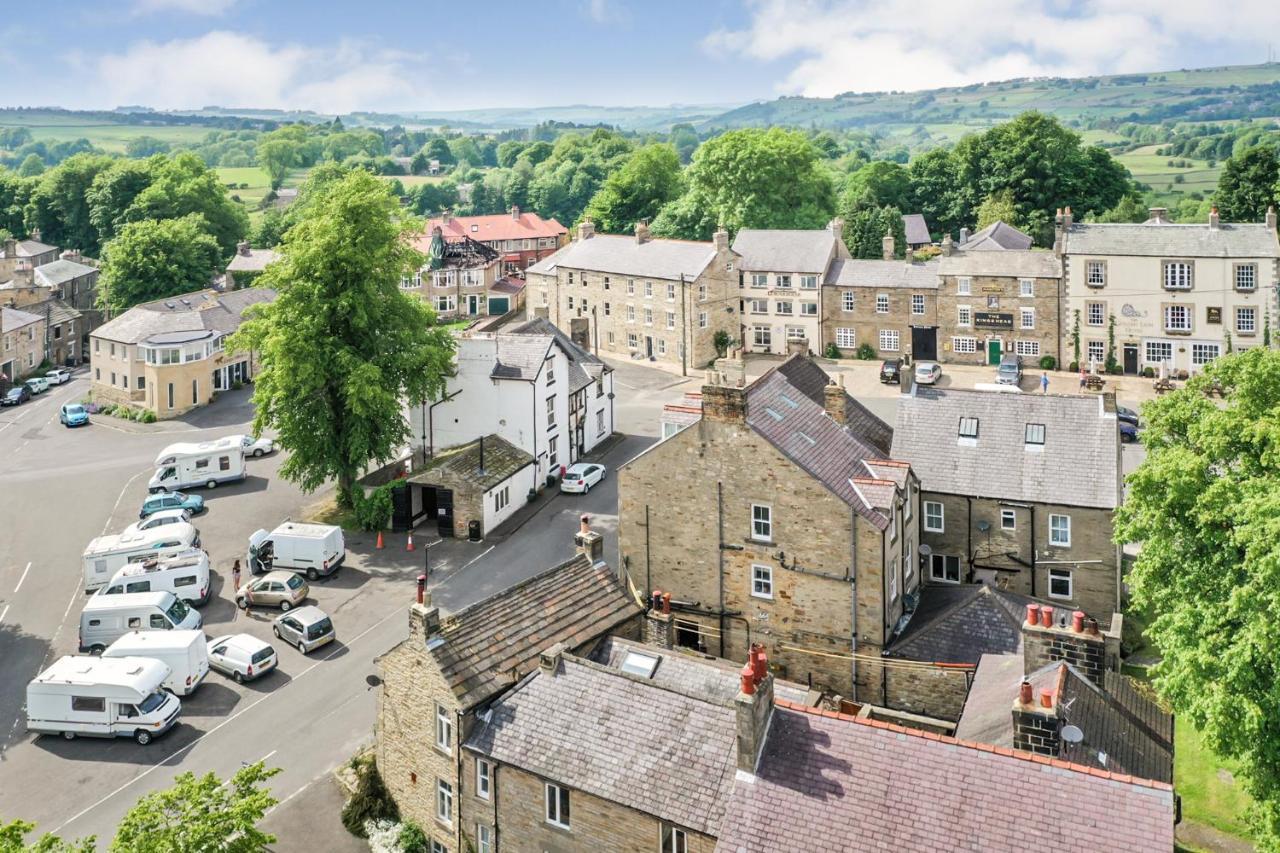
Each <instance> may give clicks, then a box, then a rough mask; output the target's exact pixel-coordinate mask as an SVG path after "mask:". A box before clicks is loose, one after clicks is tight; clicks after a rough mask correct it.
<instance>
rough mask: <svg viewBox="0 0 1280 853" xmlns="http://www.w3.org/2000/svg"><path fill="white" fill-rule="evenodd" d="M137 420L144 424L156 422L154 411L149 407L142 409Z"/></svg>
mask: <svg viewBox="0 0 1280 853" xmlns="http://www.w3.org/2000/svg"><path fill="white" fill-rule="evenodd" d="M138 420H139V421H141V422H142V423H144V424H153V423H155V422H156V413H155V412H153V411H151V410H150V409H143V410H142V416H141V417H139V418H138Z"/></svg>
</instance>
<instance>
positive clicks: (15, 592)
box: [13, 563, 31, 595]
mask: <svg viewBox="0 0 1280 853" xmlns="http://www.w3.org/2000/svg"><path fill="white" fill-rule="evenodd" d="M29 571H31V563H27V567H26V568H25V569H23V570H22V577H20V578H18V585H17V586H15V587H14V588H13V594H14V595H17V594H18V590H20V589H22V582H23V581H25V580H26V579H27V572H29Z"/></svg>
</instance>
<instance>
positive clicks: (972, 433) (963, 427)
mask: <svg viewBox="0 0 1280 853" xmlns="http://www.w3.org/2000/svg"><path fill="white" fill-rule="evenodd" d="M960 437H961V438H977V437H978V419H977V418H961V419H960Z"/></svg>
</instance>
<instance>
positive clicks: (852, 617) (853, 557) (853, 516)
mask: <svg viewBox="0 0 1280 853" xmlns="http://www.w3.org/2000/svg"><path fill="white" fill-rule="evenodd" d="M849 529H850V530H851V531H852V534H853V547H852V549H851V550H850V552H849V566H850V572H849V579H850V580H851V581H853V589H852V594H851V595H850V600H851V602H852V604H851V605H850V607H849V624H850V626H851V637H852V652H853V656H852V657H851V658H850V659H849V677H850V679H851V680H850V682H849V684H850V685H851V686H852V687H853V698H854V699H855V700H856V699H857V698H858V564H857V557H858V513H857V512H856V511H855V510H853V509H852V508H850V509H849Z"/></svg>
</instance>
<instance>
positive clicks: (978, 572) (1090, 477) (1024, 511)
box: [892, 387, 1122, 621]
mask: <svg viewBox="0 0 1280 853" xmlns="http://www.w3.org/2000/svg"><path fill="white" fill-rule="evenodd" d="M892 453H893V456H894V458H896V459H901V460H903V461H904V462H907V463H909V464H910V465H911V468H912V470H913V471H915V472H917V473H918V475H919V477H920V488H921V490H922V494H921V497H920V505H921V512H920V542H921V545H922V546H923V545H927V546H928V548H929V550H928V551H927V555H928V556H927V558H926V559H927V565H926V566H925V567H924V568H922V573H923V574H925V575H926V578H927V580H928V582H929V583H931V584H953V583H973V582H975V581H980V582H983V583H991V584H994V585H996V586H998V587H1000V588H1001V589H1005V590H1008V591H1010V592H1014V593H1018V594H1019V595H1025V596H1030V597H1032V598H1043V599H1045V600H1047V601H1049V602H1052V603H1053V604H1054V606H1057V607H1063V608H1070V609H1078V610H1083V611H1085V612H1087V613H1089V614H1091V615H1093V616H1095V617H1098V618H1099V620H1100V621H1103V620H1105V619H1106V616H1107V614H1110V613H1114V612H1117V611H1119V610H1120V568H1121V562H1120V561H1121V553H1120V546H1119V545H1117V544H1115V543H1114V542H1113V541H1112V534H1113V530H1114V527H1113V515H1114V513H1115V510H1116V508H1117V507H1118V506H1119V505H1120V500H1121V494H1122V491H1121V466H1120V437H1119V432H1118V425H1117V421H1116V412H1115V399H1114V397H1112V396H1111V395H1102V396H1087V397H1080V396H1062V395H1054V394H1048V395H1041V394H1000V393H996V392H990V391H971V390H959V389H952V388H925V387H915V388H913V389H912V391H911V393H909V394H903V395H902V398H901V400H900V401H899V403H898V420H897V427H896V429H895V430H894V431H893V447H892Z"/></svg>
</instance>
